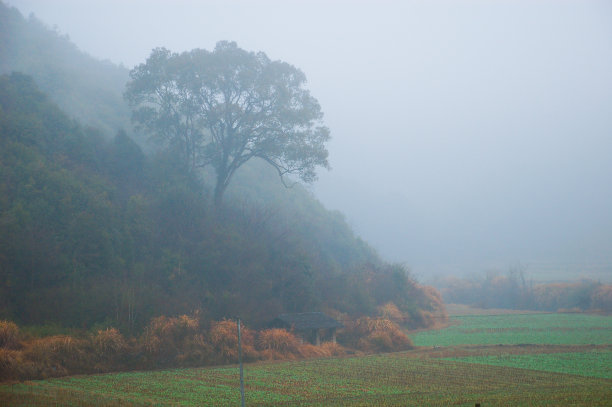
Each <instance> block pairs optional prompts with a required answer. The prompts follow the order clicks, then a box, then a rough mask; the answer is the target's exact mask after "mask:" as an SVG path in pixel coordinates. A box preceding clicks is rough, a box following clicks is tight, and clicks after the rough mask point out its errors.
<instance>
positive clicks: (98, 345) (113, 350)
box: [91, 328, 127, 358]
mask: <svg viewBox="0 0 612 407" xmlns="http://www.w3.org/2000/svg"><path fill="white" fill-rule="evenodd" d="M91 339H92V340H91V342H92V344H93V348H94V351H95V352H96V354H97V355H98V356H102V357H105V358H113V357H115V356H117V355H120V354H122V353H124V352H125V351H126V349H127V342H126V341H125V338H124V337H123V335H121V333H120V332H119V330H118V329H117V328H107V329H105V330H99V331H98V332H97V333H96V335H94V336H93V337H92V338H91Z"/></svg>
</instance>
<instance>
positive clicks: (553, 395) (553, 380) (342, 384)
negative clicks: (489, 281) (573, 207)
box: [0, 314, 612, 406]
mask: <svg viewBox="0 0 612 407" xmlns="http://www.w3.org/2000/svg"><path fill="white" fill-rule="evenodd" d="M458 320H459V321H458V324H455V325H452V326H450V327H448V328H446V329H442V330H438V331H430V332H422V333H419V334H417V335H414V340H415V342H416V343H417V344H419V345H421V346H422V347H421V348H419V349H415V350H413V351H407V352H399V353H389V354H382V355H371V356H355V357H345V358H330V359H311V360H304V361H292V362H274V363H270V362H266V363H256V364H247V365H245V384H246V386H245V387H246V404H247V405H248V406H273V405H283V406H293V405H301V406H330V405H332V406H333V405H338V406H372V405H381V406H423V405H428V406H430V405H432V406H436V405H437V406H448V405H452V406H474V405H475V404H476V403H481V405H483V406H508V405H512V406H520V405H524V406H558V405H588V406H610V405H611V403H612V402H611V400H612V374H611V371H610V367H611V366H612V343H611V342H612V335H611V334H610V328H611V321H612V317H597V316H591V315H563V314H550V315H548V314H532V315H528V316H527V315H512V314H509V315H503V318H502V316H487V317H482V318H481V317H469V318H468V317H465V318H463V319H462V318H458ZM588 330H590V331H592V332H580V331H588ZM487 335H491V336H493V337H494V338H495V339H494V340H492V341H490V340H489V338H488V337H487ZM512 335H515V336H516V338H512ZM529 335H531V336H529ZM564 335H565V336H566V338H564ZM435 338H437V339H436V340H434V339H435ZM500 339H504V340H500ZM547 340H548V342H547ZM506 341H507V342H506ZM504 342H505V343H506V344H505V345H499V344H502V343H504ZM490 343H494V345H491V344H490ZM526 343H532V344H533V345H525V344H526ZM597 343H599V344H597ZM432 344H435V345H432ZM239 403H240V392H239V373H238V368H237V367H236V366H225V367H213V368H199V369H175V370H166V371H153V372H128V373H116V374H102V375H90V376H75V377H66V378H60V379H50V380H42V381H33V382H27V383H19V384H12V385H11V384H5V385H0V405H9V406H59V405H62V406H90V405H94V406H111V405H124V406H202V405H211V406H213V405H214V406H236V405H239Z"/></svg>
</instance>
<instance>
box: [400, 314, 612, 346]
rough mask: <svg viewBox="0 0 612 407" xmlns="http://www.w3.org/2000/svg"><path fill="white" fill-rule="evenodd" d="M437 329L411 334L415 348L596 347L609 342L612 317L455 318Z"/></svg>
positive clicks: (539, 315) (513, 316)
mask: <svg viewBox="0 0 612 407" xmlns="http://www.w3.org/2000/svg"><path fill="white" fill-rule="evenodd" d="M453 321H454V322H456V323H455V324H453V325H451V326H449V327H447V328H445V329H441V330H436V331H424V332H419V333H416V334H414V335H411V338H412V340H413V342H414V344H415V345H416V346H456V345H497V344H504V345H518V344H550V345H589V344H593V345H598V344H608V343H610V338H612V317H610V316H602V315H585V314H506V315H484V316H482V315H470V316H462V317H455V318H453Z"/></svg>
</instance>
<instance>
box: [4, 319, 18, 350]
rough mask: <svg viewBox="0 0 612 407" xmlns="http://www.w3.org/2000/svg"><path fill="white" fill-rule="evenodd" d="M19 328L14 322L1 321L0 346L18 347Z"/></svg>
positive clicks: (7, 347)
mask: <svg viewBox="0 0 612 407" xmlns="http://www.w3.org/2000/svg"><path fill="white" fill-rule="evenodd" d="M19 336H20V335H19V328H18V327H17V325H16V324H15V323H14V322H11V321H0V348H6V349H18V348H19V346H20V341H19Z"/></svg>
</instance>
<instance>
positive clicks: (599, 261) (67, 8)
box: [7, 0, 612, 282]
mask: <svg viewBox="0 0 612 407" xmlns="http://www.w3.org/2000/svg"><path fill="white" fill-rule="evenodd" d="M7 3H8V4H9V5H12V6H15V7H17V8H18V9H19V10H20V11H21V12H22V13H23V14H24V15H26V16H27V15H28V14H29V13H31V12H33V13H34V14H35V15H36V16H37V17H38V18H39V19H41V20H42V21H44V22H46V23H47V24H49V25H50V26H54V25H56V26H57V30H58V31H59V32H61V33H65V34H68V35H69V36H70V38H71V40H72V41H73V42H74V43H76V44H77V46H78V47H79V48H81V49H82V50H84V51H86V52H88V53H89V54H91V55H93V56H95V57H98V58H100V59H108V60H110V61H112V62H115V63H122V64H124V65H125V66H127V67H129V68H131V67H133V66H134V65H136V64H138V63H141V62H144V60H145V59H146V58H147V56H148V55H149V53H150V51H151V49H152V48H154V47H158V46H164V47H166V48H169V49H171V50H173V51H185V50H190V49H192V48H196V47H198V48H206V49H212V48H213V47H214V45H215V43H216V42H217V41H219V40H234V41H236V42H237V43H238V45H239V46H240V47H242V48H245V49H247V50H252V51H264V52H265V53H266V54H267V55H268V56H269V57H270V58H272V59H281V60H284V61H286V62H289V63H291V64H293V65H295V66H297V67H298V68H300V69H302V70H303V71H304V72H305V73H306V75H307V77H308V79H309V85H308V87H309V89H310V90H311V91H312V93H313V95H314V96H315V97H316V98H318V100H319V101H320V103H321V105H322V108H323V111H324V112H325V121H326V123H327V125H328V126H329V127H330V129H331V131H332V137H333V140H332V142H331V143H330V145H329V151H330V159H331V165H332V167H333V170H332V171H331V172H322V173H321V175H320V181H319V182H317V183H316V184H315V185H314V186H313V187H312V190H313V192H314V193H315V195H316V196H318V197H319V198H320V199H321V200H322V201H323V202H324V203H325V204H326V206H328V207H329V208H332V209H339V210H340V211H342V212H343V213H344V214H345V215H346V217H347V219H348V221H349V223H350V224H351V225H352V226H353V227H354V228H355V230H356V231H357V232H358V233H359V234H360V235H361V236H363V238H364V239H365V240H367V241H368V242H370V243H371V244H372V245H373V246H374V247H375V248H377V249H378V250H379V251H380V253H381V254H382V255H383V256H384V257H385V258H386V259H388V260H392V261H401V262H405V263H406V264H407V265H408V266H410V268H411V269H412V270H413V271H414V273H415V274H416V275H417V276H418V277H420V278H421V279H424V280H428V279H430V278H432V276H435V275H438V274H441V273H462V274H465V273H478V272H482V271H486V270H494V269H496V270H505V269H507V268H509V267H511V266H514V265H516V264H518V263H521V264H522V265H524V266H527V267H528V269H527V272H528V273H529V274H530V275H531V276H533V277H536V278H537V279H567V278H571V277H573V278H576V277H585V276H593V277H595V278H599V279H601V280H602V281H608V282H609V281H611V280H612V2H609V1H585V0H582V1H578V0H577V1H561V0H554V1H535V0H529V1H498V2H494V1H447V2H446V1H430V0H428V1H413V2H409V1H368V2H366V1H312V0H310V1H287V0H278V1H247V0H245V1H231V0H224V1H195V0H194V1H180V0H174V1H170V0H167V1H161V0H138V1H136V0H134V1H129V0H123V1H116V0H112V1H111V0H87V1H83V0H72V1H68V0H37V1H34V0H31V1H30V0H8V1H7Z"/></svg>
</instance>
